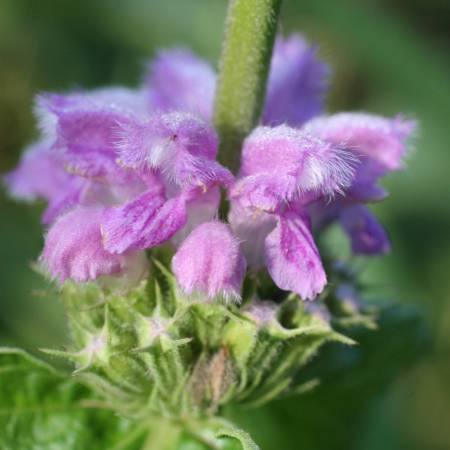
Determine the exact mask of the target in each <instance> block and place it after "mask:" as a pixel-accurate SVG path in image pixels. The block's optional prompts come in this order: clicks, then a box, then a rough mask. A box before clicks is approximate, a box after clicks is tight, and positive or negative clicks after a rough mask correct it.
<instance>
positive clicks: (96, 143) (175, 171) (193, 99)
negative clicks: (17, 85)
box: [6, 35, 414, 300]
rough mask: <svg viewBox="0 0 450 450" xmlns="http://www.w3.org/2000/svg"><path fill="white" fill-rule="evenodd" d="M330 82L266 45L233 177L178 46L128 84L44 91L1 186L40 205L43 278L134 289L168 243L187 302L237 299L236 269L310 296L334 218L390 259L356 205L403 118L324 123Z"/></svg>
mask: <svg viewBox="0 0 450 450" xmlns="http://www.w3.org/2000/svg"><path fill="white" fill-rule="evenodd" d="M327 74H328V68H327V66H326V65H325V64H324V63H323V62H321V61H320V60H319V59H318V58H317V56H316V53H315V50H314V48H312V47H310V46H309V45H308V44H307V43H306V42H305V41H304V39H303V38H301V37H300V36H298V35H294V36H291V37H289V38H287V39H283V38H279V39H278V40H277V42H276V45H275V50H274V55H273V59H272V65H271V71H270V75H269V82H268V89H267V97H266V103H265V106H264V112H263V115H262V123H261V125H260V126H258V127H257V128H255V129H254V130H253V131H252V132H251V133H250V135H249V136H248V137H247V138H246V139H245V141H244V143H243V146H242V153H241V166H240V170H239V173H238V174H237V175H233V174H232V173H231V172H230V170H228V169H227V168H226V167H223V166H222V165H221V164H219V162H218V161H217V160H216V157H217V152H218V136H217V134H216V132H215V130H214V127H213V124H212V112H213V97H214V91H215V85H216V75H215V72H214V70H213V69H212V68H211V67H210V66H209V65H208V64H207V63H206V62H204V61H202V60H201V59H199V58H198V57H197V56H195V55H194V54H192V53H191V52H190V51H188V50H181V49H177V50H170V51H165V52H161V53H160V54H158V55H157V57H156V59H155V60H154V61H153V62H152V63H151V64H150V66H149V69H148V73H147V75H146V77H145V79H144V82H143V83H142V86H140V87H139V88H138V89H134V90H133V89H126V88H121V87H114V88H107V89H99V90H94V91H88V92H84V91H81V92H73V93H69V94H64V95H60V94H43V95H40V96H39V97H38V98H37V100H36V115H37V118H38V121H39V125H40V129H41V138H40V140H39V141H38V142H36V143H35V144H33V145H32V146H30V147H29V149H28V150H27V151H26V153H25V154H24V157H23V159H22V162H21V164H20V165H19V167H18V168H17V169H16V170H15V171H13V172H12V173H10V174H8V175H7V177H6V182H7V184H8V186H9V189H10V191H11V193H12V194H13V195H14V196H16V197H19V198H24V199H29V200H32V199H35V198H42V199H44V200H45V201H47V203H48V206H47V209H46V210H45V212H44V215H43V222H44V224H45V226H46V227H48V232H47V234H46V238H45V246H44V250H43V253H42V256H41V261H42V262H43V264H44V265H45V266H46V267H47V269H48V271H49V272H50V274H51V275H52V277H53V278H56V279H58V280H59V281H60V282H64V281H65V280H67V279H71V280H73V281H75V282H80V283H85V282H88V281H91V280H95V279H102V280H104V279H105V278H106V279H107V280H109V279H111V277H116V278H118V279H119V280H125V281H126V283H127V285H129V284H131V285H132V284H135V283H136V282H137V281H138V280H140V279H141V278H142V277H144V276H145V275H146V273H147V257H146V253H145V251H146V250H148V249H151V248H154V247H157V246H160V245H163V244H166V243H168V244H170V245H172V246H173V248H174V256H173V259H172V270H173V272H174V275H175V277H176V279H177V282H178V284H179V287H180V288H181V290H182V291H184V292H185V293H186V294H187V295H196V296H201V297H202V298H208V299H214V298H219V297H220V298H225V299H234V300H239V298H240V295H241V285H242V282H243V279H244V276H245V274H246V271H247V267H251V268H254V269H261V268H264V267H265V268H267V271H268V273H269V274H270V276H271V278H272V279H273V281H274V283H275V284H276V285H277V286H278V287H279V288H280V289H282V290H287V291H293V292H295V293H297V294H299V295H300V296H301V298H303V299H313V298H315V297H316V296H317V295H318V294H319V293H320V292H321V291H322V290H323V289H324V287H325V285H326V280H327V279H326V274H325V271H324V268H323V265H322V262H321V258H320V254H319V251H318V248H317V246H316V244H315V241H314V238H313V231H314V232H316V231H318V230H320V229H321V228H322V227H324V226H326V225H328V224H330V223H332V222H338V223H339V224H341V226H342V228H343V230H344V231H345V232H346V233H347V234H348V236H349V238H350V240H351V246H352V251H353V252H354V253H362V254H377V253H382V252H385V251H387V250H388V249H389V241H388V238H387V236H386V233H385V231H384V230H383V228H382V227H381V225H380V224H379V223H378V222H377V220H376V219H375V218H374V217H373V216H372V214H371V213H370V211H369V209H368V208H367V207H366V206H365V204H366V203H368V202H372V201H378V200H380V199H382V198H383V197H384V196H385V195H386V192H385V191H384V190H383V189H382V188H381V187H380V186H378V184H377V183H378V180H379V179H380V178H381V177H383V176H384V175H386V174H387V173H389V172H391V171H394V170H398V169H400V168H401V167H402V158H403V156H404V154H405V152H406V143H407V140H408V138H409V137H410V136H411V134H412V133H413V131H414V123H413V122H412V121H409V120H405V119H403V118H402V117H400V116H398V117H395V118H392V119H391V118H383V117H379V116H374V115H369V114H365V113H340V114H335V115H331V116H326V115H322V107H323V99H324V94H325V90H326V87H327V82H326V81H327ZM221 190H222V191H225V192H226V197H227V200H228V206H229V214H228V221H227V223H225V222H224V221H219V219H218V209H219V204H220V201H221V200H220V199H221ZM313 228H314V230H313Z"/></svg>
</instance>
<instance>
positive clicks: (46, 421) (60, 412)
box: [0, 348, 145, 450]
mask: <svg viewBox="0 0 450 450" xmlns="http://www.w3.org/2000/svg"><path fill="white" fill-rule="evenodd" d="M136 430H137V431H139V428H137V427H135V426H134V424H133V423H131V422H130V421H128V420H125V419H122V418H120V417H118V416H116V415H115V414H114V413H113V412H112V411H111V410H108V409H105V405H102V404H101V402H99V401H98V400H97V399H95V397H93V396H92V394H91V392H90V391H89V390H88V389H87V388H86V387H85V386H84V385H82V384H81V383H78V382H77V381H75V380H74V379H72V378H70V377H68V376H67V375H66V374H64V373H60V372H58V371H56V370H55V369H54V368H52V367H51V366H49V365H47V364H45V363H44V362H42V361H40V360H38V359H36V358H34V357H32V356H30V355H28V354H27V353H25V352H24V351H22V350H19V349H14V348H0V448H1V449H2V450H85V449H95V450H107V449H108V450H110V449H112V448H117V449H118V450H119V449H121V450H133V449H138V448H140V441H141V440H142V436H141V435H142V434H143V433H144V431H145V430H142V432H141V433H140V434H139V433H137V432H136ZM122 441H123V443H124V445H121V444H120V443H121V442H122ZM113 443H115V444H116V447H114V445H113Z"/></svg>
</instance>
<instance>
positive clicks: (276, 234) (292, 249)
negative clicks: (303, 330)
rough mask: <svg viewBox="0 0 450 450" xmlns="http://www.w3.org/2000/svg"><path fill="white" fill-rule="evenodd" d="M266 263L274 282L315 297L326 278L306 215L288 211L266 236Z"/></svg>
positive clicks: (308, 298)
mask: <svg viewBox="0 0 450 450" xmlns="http://www.w3.org/2000/svg"><path fill="white" fill-rule="evenodd" d="M265 244H266V246H265V247H266V248H265V254H266V264H267V269H268V271H269V273H270V276H271V277H272V279H273V281H274V282H275V284H276V285H277V286H278V287H279V288H280V289H283V290H286V291H293V292H296V293H298V294H299V295H300V296H301V297H302V299H304V300H312V299H314V298H315V297H316V296H317V295H318V294H320V293H321V292H322V290H323V288H324V287H325V284H326V282H327V278H326V275H325V271H324V269H323V266H322V261H321V259H320V255H319V251H318V249H317V247H316V244H315V243H314V239H313V237H312V234H311V227H310V224H309V220H308V218H307V217H302V215H300V214H295V213H293V212H287V213H285V214H284V215H282V216H280V217H279V219H278V224H277V226H276V228H275V229H274V230H273V231H272V232H271V233H270V234H269V235H268V236H267V238H266V242H265Z"/></svg>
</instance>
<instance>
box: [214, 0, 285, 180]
mask: <svg viewBox="0 0 450 450" xmlns="http://www.w3.org/2000/svg"><path fill="white" fill-rule="evenodd" d="M280 6H281V0H230V6H229V7H228V15H227V20H226V24H225V39H224V44H223V49H222V57H221V60H220V67H219V81H218V86H217V92H216V104H215V124H216V127H217V130H218V132H219V135H220V139H221V143H220V151H219V160H220V161H221V162H222V163H223V164H224V165H226V166H228V167H229V168H230V169H231V170H233V171H236V169H237V167H238V163H239V151H240V147H241V144H242V141H243V139H244V137H245V136H246V135H247V134H248V133H249V131H250V130H251V129H252V128H253V127H254V126H255V125H256V123H257V122H258V119H259V117H260V115H261V112H262V108H263V104H264V96H265V91H266V82H267V75H268V72H269V67H270V60H271V56H272V48H273V42H274V39H275V33H276V27H277V19H278V14H279V11H280Z"/></svg>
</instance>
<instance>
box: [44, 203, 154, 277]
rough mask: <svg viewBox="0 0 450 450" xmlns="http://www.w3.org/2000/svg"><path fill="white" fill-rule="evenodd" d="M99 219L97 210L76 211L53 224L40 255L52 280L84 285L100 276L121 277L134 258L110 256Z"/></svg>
mask: <svg viewBox="0 0 450 450" xmlns="http://www.w3.org/2000/svg"><path fill="white" fill-rule="evenodd" d="M101 217H102V210H101V209H100V208H95V207H90V208H88V207H86V208H76V209H74V210H72V211H70V212H69V213H67V214H65V215H63V216H61V217H60V218H59V219H58V220H57V221H56V222H55V224H54V225H53V226H52V228H51V229H50V231H49V232H48V234H47V236H46V239H45V246H44V251H43V253H42V256H41V260H42V261H43V262H44V264H45V265H46V267H47V268H48V270H49V271H50V273H51V275H52V276H53V277H54V278H57V279H58V280H59V281H60V282H63V281H65V280H66V279H71V280H74V281H77V282H86V281H89V280H94V279H96V278H98V277H100V276H102V275H119V274H123V273H124V272H125V271H126V269H127V266H129V265H132V260H133V259H134V258H136V255H120V256H119V255H112V254H111V253H109V252H107V251H106V250H105V249H104V247H103V245H102V236H101V233H100V221H101ZM138 258H139V257H138ZM144 271H145V270H144V267H142V272H144Z"/></svg>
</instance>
